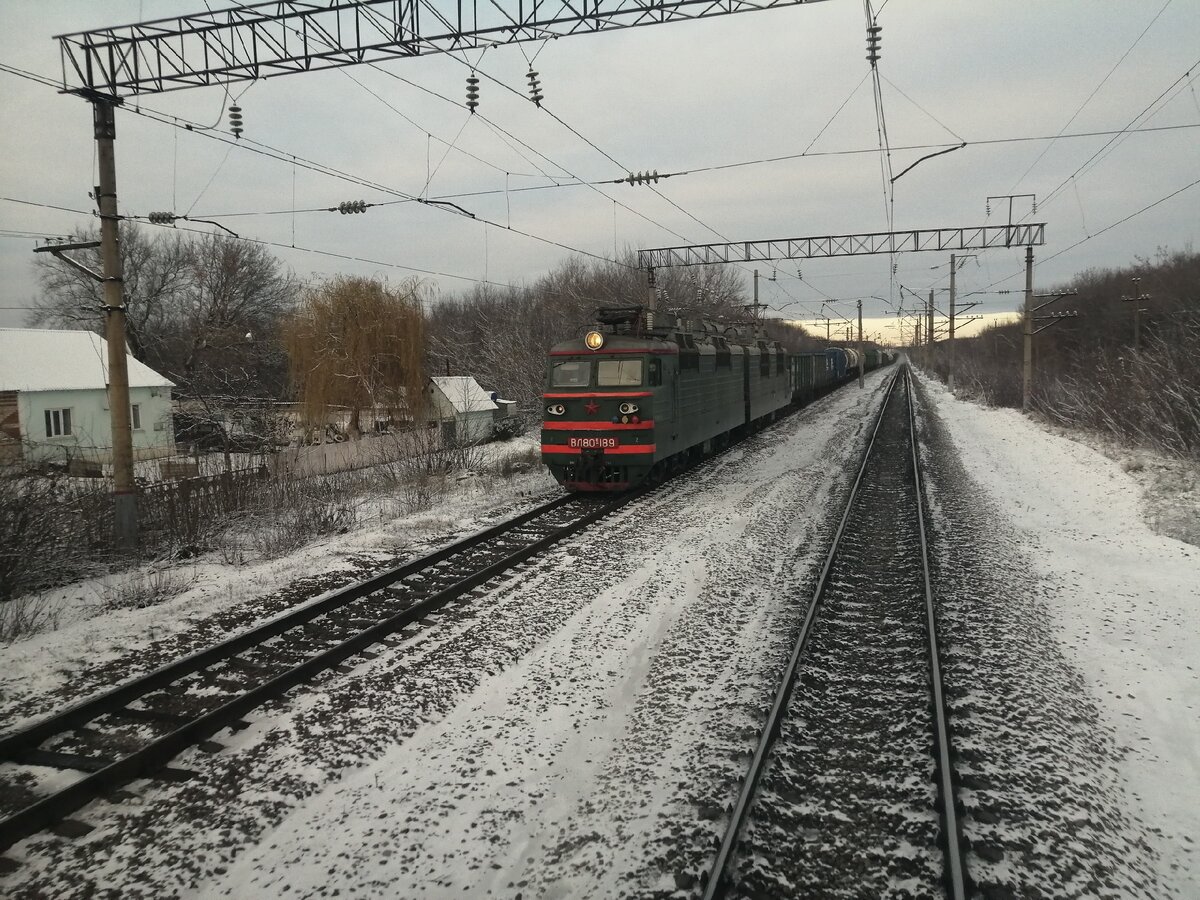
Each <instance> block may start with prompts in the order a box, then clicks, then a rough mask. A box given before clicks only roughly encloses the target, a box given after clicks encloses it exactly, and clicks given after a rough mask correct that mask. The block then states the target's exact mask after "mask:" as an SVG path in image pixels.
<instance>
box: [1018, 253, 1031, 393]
mask: <svg viewBox="0 0 1200 900" xmlns="http://www.w3.org/2000/svg"><path fill="white" fill-rule="evenodd" d="M1032 383H1033V245H1032V244H1030V245H1028V246H1027V247H1026V248H1025V365H1024V369H1023V376H1022V378H1021V411H1022V412H1029V397H1030V391H1031V389H1032Z"/></svg>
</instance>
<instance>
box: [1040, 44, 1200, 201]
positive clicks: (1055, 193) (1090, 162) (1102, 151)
mask: <svg viewBox="0 0 1200 900" xmlns="http://www.w3.org/2000/svg"><path fill="white" fill-rule="evenodd" d="M1197 66H1200V59H1197V60H1196V61H1195V62H1194V63H1192V64H1191V65H1190V66H1189V67H1188V69H1187V71H1186V72H1184V73H1183V74H1182V75H1180V76H1179V77H1178V78H1176V79H1175V80H1174V81H1173V82H1171V84H1170V85H1168V86H1167V88H1166V89H1165V90H1164V91H1163V92H1162V93H1161V94H1159V95H1158V96H1157V97H1155V98H1154V99H1153V100H1151V101H1150V103H1149V104H1147V105H1146V107H1145V108H1144V109H1143V110H1142V111H1141V112H1140V113H1138V114H1137V115H1136V116H1134V117H1133V118H1132V119H1130V120H1129V124H1128V125H1126V126H1125V127H1124V128H1122V129H1121V130H1120V131H1118V132H1116V134H1115V135H1113V137H1111V138H1110V139H1109V140H1108V141H1107V142H1106V143H1105V144H1104V146H1103V147H1101V148H1100V149H1099V150H1097V151H1096V152H1095V153H1093V154H1092V155H1091V156H1089V157H1088V158H1087V160H1086V161H1085V162H1084V163H1083V165H1081V166H1080V167H1079V168H1078V169H1076V170H1075V171H1074V172H1072V173H1071V174H1070V175H1068V176H1067V177H1066V178H1064V179H1063V180H1062V181H1061V182H1060V183H1059V185H1058V187H1056V188H1055V189H1054V190H1052V191H1051V192H1050V193H1049V194H1047V195H1046V197H1045V199H1043V200H1042V205H1043V207H1044V206H1045V205H1046V204H1048V203H1050V202H1051V201H1053V200H1054V199H1055V198H1056V197H1057V196H1058V194H1059V192H1060V191H1062V189H1063V188H1064V187H1065V186H1066V185H1068V184H1070V182H1071V180H1072V179H1074V178H1076V177H1077V176H1078V175H1080V174H1081V173H1082V172H1083V171H1084V170H1085V169H1087V168H1089V167H1093V163H1098V162H1099V161H1100V159H1101V158H1102V154H1103V155H1107V154H1106V151H1108V150H1109V149H1110V148H1111V147H1113V146H1114V145H1115V144H1116V143H1117V142H1118V141H1120V140H1122V139H1123V137H1125V136H1128V135H1129V134H1130V133H1132V128H1133V126H1134V125H1136V124H1137V122H1138V121H1139V120H1141V119H1142V118H1144V117H1145V116H1146V115H1147V114H1148V113H1149V112H1150V111H1151V110H1152V109H1153V108H1154V107H1155V106H1157V105H1158V102H1159V101H1160V100H1162V99H1163V97H1165V96H1166V95H1167V94H1168V93H1170V92H1171V91H1172V90H1174V89H1175V88H1176V87H1177V86H1178V85H1179V83H1180V82H1182V81H1184V79H1189V78H1190V77H1191V74H1192V70H1193V69H1195V68H1196V67H1197Z"/></svg>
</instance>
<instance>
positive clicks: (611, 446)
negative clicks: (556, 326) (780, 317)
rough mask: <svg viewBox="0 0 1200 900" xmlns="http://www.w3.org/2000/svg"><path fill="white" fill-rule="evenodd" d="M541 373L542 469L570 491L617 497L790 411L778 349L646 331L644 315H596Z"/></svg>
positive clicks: (709, 335)
mask: <svg viewBox="0 0 1200 900" xmlns="http://www.w3.org/2000/svg"><path fill="white" fill-rule="evenodd" d="M597 320H598V322H599V323H600V324H599V326H598V327H597V328H594V329H593V330H591V331H589V332H588V333H587V334H586V335H585V336H584V337H582V338H578V339H575V340H570V341H565V342H563V343H560V344H556V345H555V346H554V347H553V348H551V350H550V356H549V363H548V367H547V381H546V385H547V386H546V390H545V393H544V394H543V398H544V400H545V404H546V405H545V413H544V418H543V424H542V460H543V461H544V462H545V463H546V466H547V467H548V468H549V469H550V471H551V473H552V474H553V475H554V477H555V479H556V480H557V481H558V482H559V483H560V484H562V485H563V486H564V487H566V488H567V489H568V490H572V491H620V490H626V489H628V488H630V487H633V486H635V485H637V484H640V483H641V482H643V481H645V480H646V479H647V478H657V477H660V476H664V475H667V474H670V473H671V472H673V471H675V470H677V469H679V468H682V466H683V465H685V464H686V463H687V462H689V461H690V460H692V459H694V458H697V457H699V456H702V455H704V454H705V453H708V452H711V451H712V450H713V449H716V448H718V447H720V446H723V445H724V444H725V443H727V442H728V441H730V440H731V439H733V438H734V437H737V436H739V435H740V434H742V433H744V432H745V431H746V430H747V429H748V428H750V427H751V426H753V425H755V424H758V423H761V422H765V421H769V420H771V419H772V418H774V417H775V415H776V414H777V413H778V412H779V411H780V410H782V409H783V408H784V407H785V406H787V405H788V404H789V403H790V402H791V385H790V378H789V373H788V367H787V354H786V353H785V352H784V350H783V348H782V347H781V346H779V345H778V344H768V343H767V342H765V341H759V340H754V339H738V338H736V337H734V336H729V335H724V334H718V333H717V332H716V331H715V329H709V328H703V327H702V328H700V329H698V330H693V329H688V328H684V327H681V325H680V323H678V322H676V321H675V320H674V319H673V318H672V317H664V321H663V324H661V325H658V327H649V326H648V323H647V315H646V311H645V309H644V308H642V307H622V308H606V309H601V310H598V311H597Z"/></svg>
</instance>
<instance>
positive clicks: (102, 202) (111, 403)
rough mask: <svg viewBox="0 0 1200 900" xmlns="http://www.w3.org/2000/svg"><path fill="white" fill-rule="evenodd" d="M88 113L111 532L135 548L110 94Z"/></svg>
mask: <svg viewBox="0 0 1200 900" xmlns="http://www.w3.org/2000/svg"><path fill="white" fill-rule="evenodd" d="M89 99H90V100H91V101H92V115H93V121H94V126H95V137H96V160H97V165H98V167H99V172H100V184H99V185H97V187H96V203H97V204H98V206H99V207H100V253H101V255H102V259H103V268H102V272H103V275H104V314H105V322H104V337H105V340H106V341H108V409H109V415H110V416H111V421H112V442H113V450H112V464H113V534H114V537H115V538H116V542H117V546H119V547H121V548H123V549H127V550H128V549H133V548H135V547H136V546H137V543H138V509H137V485H136V484H135V482H134V480H133V431H132V429H131V428H130V422H129V417H130V410H129V367H128V364H127V362H126V356H125V301H124V297H123V287H124V279H123V276H122V272H121V254H120V251H119V245H118V236H117V222H118V216H117V163H116V156H115V152H114V149H113V141H114V140H115V139H116V136H117V127H116V115H115V114H116V108H117V104H118V103H119V102H120V101H119V100H117V99H116V98H113V97H104V96H93V97H90V98H89Z"/></svg>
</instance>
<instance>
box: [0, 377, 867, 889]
mask: <svg viewBox="0 0 1200 900" xmlns="http://www.w3.org/2000/svg"><path fill="white" fill-rule="evenodd" d="M884 377H885V374H884V373H877V374H875V375H873V376H871V377H870V378H869V379H868V388H869V389H868V390H867V391H861V392H860V391H858V390H857V389H856V388H854V387H847V388H845V389H843V390H841V391H839V392H837V393H835V394H833V395H831V396H830V397H827V398H825V399H823V400H821V401H818V402H817V403H815V404H813V405H812V406H810V407H809V408H808V409H806V410H804V411H802V412H801V413H799V414H797V415H796V416H793V417H791V418H790V419H788V420H786V421H785V422H783V423H781V424H779V425H778V426H776V427H775V428H772V429H770V430H768V431H766V432H763V433H762V434H760V435H756V436H754V437H752V438H750V439H749V440H747V441H746V442H745V443H744V444H742V445H739V446H738V447H736V448H734V449H732V450H731V451H729V452H727V453H726V454H724V455H722V456H721V457H719V458H717V459H715V460H713V461H711V462H709V463H708V464H706V465H705V466H704V467H702V468H701V469H699V470H697V471H696V472H694V473H692V474H691V475H690V476H689V477H688V478H686V479H676V480H675V481H673V482H671V483H669V484H668V485H666V486H664V487H663V488H660V489H659V490H658V491H656V492H655V493H654V494H652V495H650V496H648V497H646V498H643V499H642V500H641V501H639V502H638V503H636V504H634V505H632V506H630V507H626V508H625V509H624V510H622V511H621V512H620V513H618V514H617V515H615V516H613V517H611V518H610V519H609V520H607V521H605V522H603V523H600V524H599V525H598V526H597V527H594V528H593V529H590V530H589V531H588V532H585V533H583V534H581V535H578V536H576V537H574V538H572V539H569V540H568V541H566V542H564V543H563V544H560V545H558V547H556V548H555V549H554V550H553V551H552V552H551V553H549V554H547V555H546V556H544V557H541V558H539V559H536V560H532V561H531V562H530V563H528V564H527V565H526V566H525V567H523V571H521V572H519V573H518V574H516V575H512V576H508V577H506V578H503V579H500V580H499V581H498V582H497V583H494V584H492V585H489V586H488V587H487V588H486V589H480V590H478V591H477V592H476V597H475V599H474V600H473V601H472V602H471V603H469V604H464V605H462V606H460V607H459V608H458V609H457V610H455V611H451V612H449V613H447V614H446V615H445V616H443V617H440V619H439V621H438V622H437V623H436V624H433V625H427V626H422V627H420V628H417V629H415V630H414V631H411V632H406V633H405V636H404V637H403V638H401V639H399V640H398V641H396V642H394V644H395V645H394V646H392V647H380V648H379V649H380V650H381V651H382V652H381V653H380V655H379V656H378V657H377V658H376V659H373V660H363V661H361V662H359V663H358V664H356V665H354V666H353V667H352V668H351V669H350V670H349V671H343V672H337V673H330V674H328V675H327V676H323V677H322V678H321V679H320V680H318V682H316V683H315V684H314V685H310V686H309V687H308V688H307V689H306V690H304V691H302V692H296V696H295V697H294V699H292V700H290V701H286V702H282V703H280V704H272V705H271V706H270V707H268V708H265V709H263V710H260V711H258V713H257V714H256V715H253V716H249V717H247V718H248V719H250V720H251V726H250V728H248V729H246V730H245V731H243V732H240V733H238V734H222V735H218V736H217V740H218V741H219V742H220V743H221V744H222V745H224V747H225V749H224V750H222V751H220V752H217V753H215V754H204V753H201V752H198V751H190V752H188V753H186V754H183V755H181V757H180V758H179V760H178V761H177V763H176V764H177V765H180V766H183V767H187V768H192V769H195V770H196V771H197V772H198V777H197V778H196V779H193V780H192V781H191V782H187V783H184V784H182V785H166V786H157V785H154V786H151V785H148V784H145V783H138V784H136V785H134V786H132V790H133V792H134V793H135V794H136V797H135V798H133V799H130V800H127V801H123V802H122V803H120V804H117V805H116V806H111V805H107V804H93V805H91V806H90V807H88V808H87V809H86V810H84V811H83V812H82V813H81V817H82V818H84V819H85V820H87V821H88V822H90V823H92V824H94V825H97V826H98V827H97V828H96V830H95V831H94V832H93V833H92V834H90V835H88V836H87V837H86V838H84V839H80V840H74V841H71V840H63V839H61V838H58V837H55V836H52V835H42V836H38V837H35V838H32V839H29V840H27V841H25V842H22V844H20V845H18V847H17V848H16V849H15V850H14V851H13V853H12V854H11V855H12V856H14V857H16V858H17V859H19V860H21V861H22V862H23V863H24V864H23V865H22V866H21V868H20V869H19V870H18V871H17V872H16V873H14V874H13V875H11V876H8V877H7V878H4V879H0V890H3V889H8V890H9V891H10V892H11V893H12V894H13V895H14V896H36V895H37V894H38V893H39V892H41V893H54V894H61V895H63V896H89V895H92V894H94V893H95V892H96V891H97V890H98V889H108V890H112V891H115V892H117V893H121V894H123V895H132V894H140V895H147V896H151V895H154V896H157V895H163V894H176V893H182V894H188V893H190V892H191V891H193V890H196V891H199V892H200V893H201V894H202V895H218V896H221V895H223V896H246V895H248V894H249V895H255V896H281V895H287V896H297V895H312V896H316V895H330V894H332V892H333V891H335V890H336V891H338V892H340V893H339V895H340V896H412V895H414V894H417V893H422V892H423V893H425V894H426V895H429V896H445V895H448V894H450V893H453V894H454V895H456V896H485V895H487V894H488V893H489V892H491V893H492V894H493V895H496V896H510V897H511V896H513V895H514V893H516V892H521V891H524V892H525V895H526V896H546V897H550V896H574V895H591V896H628V895H635V894H636V895H643V896H644V895H648V894H653V893H654V892H660V891H661V892H662V893H663V894H664V895H671V894H675V893H676V890H677V888H678V887H680V886H681V885H691V884H694V883H695V880H696V877H697V875H698V874H699V872H700V870H701V869H702V868H703V867H704V866H705V865H706V864H707V862H708V860H709V858H710V857H711V851H712V842H713V840H714V839H715V837H716V836H717V835H718V833H719V831H720V828H721V822H720V821H718V820H719V819H720V818H721V817H722V815H723V814H722V812H721V810H722V807H723V805H724V804H725V803H727V802H728V801H729V800H730V799H732V796H733V793H734V791H735V789H736V784H737V782H738V779H739V778H740V775H741V773H742V772H743V771H744V765H745V758H746V756H747V755H748V753H749V751H750V750H751V748H752V746H753V741H754V739H755V738H756V736H757V723H758V722H759V720H760V717H761V710H762V706H763V704H764V703H765V702H767V701H768V698H769V696H770V693H771V691H772V689H773V683H774V680H775V678H776V677H777V673H778V671H779V669H780V667H781V665H782V662H783V660H784V659H785V658H786V654H787V652H788V649H789V633H790V632H791V631H792V629H793V628H794V626H795V624H796V622H797V620H798V610H799V608H800V607H801V605H802V604H803V603H804V602H805V601H806V599H807V595H808V591H807V590H806V581H807V579H808V578H809V577H810V576H811V574H812V570H813V568H814V567H815V565H816V562H817V556H818V554H819V552H820V549H821V547H822V546H824V545H825V543H826V540H827V537H826V536H825V534H824V533H823V530H824V528H825V522H826V519H827V515H826V513H827V507H828V505H829V503H830V502H831V499H832V498H834V497H835V496H836V495H837V494H839V493H840V492H841V491H842V490H843V489H844V487H845V482H846V472H845V469H846V463H847V460H848V459H849V458H850V457H851V456H852V455H853V454H854V453H855V448H856V446H857V445H858V444H859V443H860V441H861V432H862V429H863V428H865V427H866V425H867V424H868V422H869V420H870V416H869V413H870V411H871V409H873V408H874V407H875V406H876V404H877V403H878V401H879V397H880V388H881V386H882V383H883V380H884ZM348 767H354V768H355V769H356V770H351V771H347V769H348Z"/></svg>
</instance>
